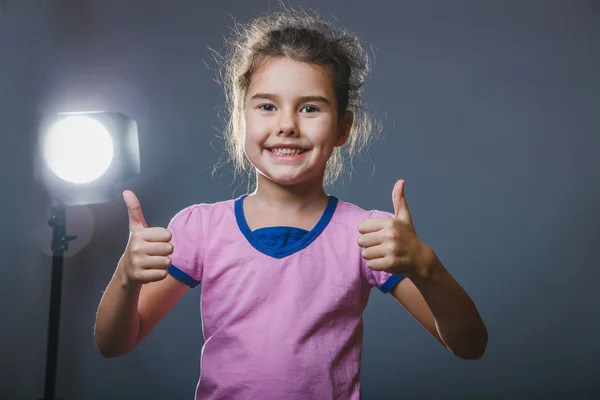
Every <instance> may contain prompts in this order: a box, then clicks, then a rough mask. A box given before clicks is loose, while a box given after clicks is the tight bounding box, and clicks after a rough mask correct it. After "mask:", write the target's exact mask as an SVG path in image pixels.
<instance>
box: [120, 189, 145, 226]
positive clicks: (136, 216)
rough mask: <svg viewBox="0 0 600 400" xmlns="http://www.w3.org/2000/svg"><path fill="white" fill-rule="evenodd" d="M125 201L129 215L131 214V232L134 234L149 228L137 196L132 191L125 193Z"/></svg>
mask: <svg viewBox="0 0 600 400" xmlns="http://www.w3.org/2000/svg"><path fill="white" fill-rule="evenodd" d="M123 200H125V205H126V206H127V213H128V214H129V230H130V231H131V232H133V231H136V230H139V229H142V228H147V227H148V224H147V223H146V220H145V219H144V214H143V213H142V206H141V205H140V201H139V200H138V198H137V196H136V195H135V194H134V193H133V192H132V191H131V190H126V191H124V192H123Z"/></svg>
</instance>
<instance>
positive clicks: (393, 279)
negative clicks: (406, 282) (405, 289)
mask: <svg viewBox="0 0 600 400" xmlns="http://www.w3.org/2000/svg"><path fill="white" fill-rule="evenodd" d="M402 279H404V277H403V276H402V275H392V276H390V277H389V278H388V279H387V281H385V282H384V283H383V285H381V286H379V288H378V289H379V290H381V291H382V292H383V293H389V291H390V290H392V289H393V288H394V286H396V285H397V284H398V282H400V281H401V280H402Z"/></svg>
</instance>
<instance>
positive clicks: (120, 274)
mask: <svg viewBox="0 0 600 400" xmlns="http://www.w3.org/2000/svg"><path fill="white" fill-rule="evenodd" d="M115 280H116V282H117V283H118V285H119V287H120V288H121V289H123V290H126V291H131V290H133V291H135V290H138V289H139V288H141V286H142V285H141V283H139V282H136V281H134V280H132V279H131V278H130V277H129V274H128V273H127V268H126V267H125V265H123V263H122V261H119V264H118V265H117V269H116V271H115Z"/></svg>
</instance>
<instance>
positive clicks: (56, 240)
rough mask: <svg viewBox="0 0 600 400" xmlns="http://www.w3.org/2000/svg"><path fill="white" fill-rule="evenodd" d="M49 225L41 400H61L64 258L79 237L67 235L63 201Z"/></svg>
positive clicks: (59, 202) (54, 211)
mask: <svg viewBox="0 0 600 400" xmlns="http://www.w3.org/2000/svg"><path fill="white" fill-rule="evenodd" d="M48 224H49V225H50V226H51V227H52V282H51V286H50V315H49V322H48V343H47V345H46V354H47V355H46V382H45V385H44V397H43V399H40V400H59V399H56V398H55V397H54V395H55V388H56V365H57V358H58V333H59V328H60V301H61V292H62V272H63V256H64V253H65V251H67V250H68V249H69V242H70V241H72V240H75V239H76V238H77V236H68V235H67V233H66V209H65V204H64V203H63V202H62V201H61V200H58V199H57V204H56V206H53V207H52V211H51V214H50V219H49V220H48Z"/></svg>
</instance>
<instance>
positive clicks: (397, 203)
mask: <svg viewBox="0 0 600 400" xmlns="http://www.w3.org/2000/svg"><path fill="white" fill-rule="evenodd" d="M405 182H406V181H405V180H404V179H400V180H399V181H398V182H396V184H395V185H394V190H393V192H392V201H393V202H394V216H395V217H396V219H399V220H402V221H406V222H408V223H412V220H411V217H410V212H409V211H408V204H407V203H406V197H405V196H404V184H405Z"/></svg>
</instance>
